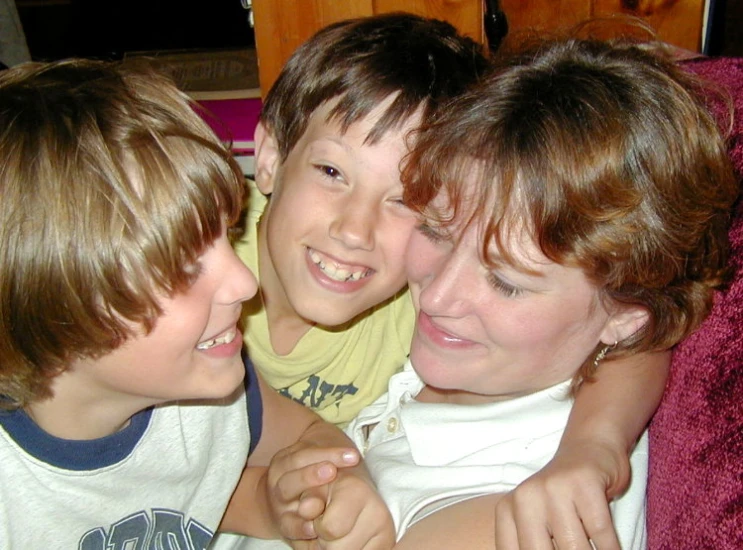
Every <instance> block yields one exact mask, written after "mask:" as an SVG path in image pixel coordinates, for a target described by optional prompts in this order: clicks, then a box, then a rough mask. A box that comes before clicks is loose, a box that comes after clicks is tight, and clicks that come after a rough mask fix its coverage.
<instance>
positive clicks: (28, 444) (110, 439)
mask: <svg viewBox="0 0 743 550" xmlns="http://www.w3.org/2000/svg"><path fill="white" fill-rule="evenodd" d="M152 410H153V409H152V408H149V409H145V410H143V411H141V412H139V413H137V414H135V415H134V416H132V418H131V421H130V422H129V425H128V426H127V427H126V428H124V429H123V430H120V431H118V432H116V433H114V434H111V435H108V436H106V437H102V438H100V439H91V440H85V441H77V440H69V439H60V438H58V437H54V436H53V435H50V434H48V433H46V432H45V431H44V430H42V429H41V428H39V426H37V425H36V423H35V422H34V421H33V420H32V419H31V418H30V417H29V416H28V415H27V414H26V412H25V411H24V410H23V409H17V410H14V411H3V412H0V426H2V428H3V429H4V430H5V431H6V432H7V433H8V435H9V436H10V437H11V438H13V440H14V441H15V442H16V443H17V444H18V445H19V446H20V447H21V448H22V449H23V450H24V451H25V452H26V453H28V454H29V455H31V456H33V457H34V458H36V459H38V460H40V461H42V462H45V463H47V464H49V465H51V466H55V467H57V468H63V469H65V470H73V471H86V470H97V469H98V468H104V467H107V466H111V465H113V464H116V463H118V462H120V461H121V460H123V459H124V458H126V457H127V456H128V455H129V454H130V453H131V452H132V450H133V449H134V447H135V446H136V445H137V443H138V442H139V440H140V439H141V438H142V435H143V434H144V432H145V430H146V429H147V426H149V423H150V418H151V416H152Z"/></svg>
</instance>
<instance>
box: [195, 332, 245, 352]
mask: <svg viewBox="0 0 743 550" xmlns="http://www.w3.org/2000/svg"><path fill="white" fill-rule="evenodd" d="M236 334H237V331H236V330H235V329H234V328H233V329H230V330H228V331H227V332H225V333H224V334H223V335H222V336H219V337H218V338H212V339H211V340H206V341H204V342H201V343H200V344H198V345H197V346H196V349H198V350H205V349H211V348H213V347H214V346H219V345H222V344H229V343H230V342H232V341H233V340H234V339H235V335H236Z"/></svg>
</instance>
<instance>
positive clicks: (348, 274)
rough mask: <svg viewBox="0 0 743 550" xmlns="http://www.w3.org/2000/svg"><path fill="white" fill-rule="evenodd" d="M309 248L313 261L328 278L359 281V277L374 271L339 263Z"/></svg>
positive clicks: (361, 277) (366, 275)
mask: <svg viewBox="0 0 743 550" xmlns="http://www.w3.org/2000/svg"><path fill="white" fill-rule="evenodd" d="M308 250H309V256H310V260H312V263H314V264H315V265H316V266H317V267H319V268H320V270H321V271H322V272H323V273H324V274H325V275H327V276H328V278H330V279H333V280H334V281H341V282H346V281H358V280H359V279H363V278H364V277H368V276H369V275H371V273H372V272H373V270H372V269H368V268H360V267H353V266H341V265H338V264H337V263H336V262H334V261H332V260H326V259H324V258H323V257H321V256H320V254H319V253H318V252H316V251H315V250H313V249H311V248H310V249H308Z"/></svg>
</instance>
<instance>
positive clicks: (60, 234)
mask: <svg viewBox="0 0 743 550" xmlns="http://www.w3.org/2000/svg"><path fill="white" fill-rule="evenodd" d="M0 158H2V162H1V163H0V196H2V201H0V242H2V243H3V246H2V252H0V396H2V397H3V400H4V401H3V402H4V406H10V407H17V406H23V405H25V404H26V403H28V402H29V401H31V400H34V399H39V398H43V397H44V396H46V395H48V385H49V379H50V378H51V377H52V376H54V375H55V374H58V373H59V372H61V371H63V370H64V369H65V368H66V365H67V364H68V363H69V361H70V360H71V359H74V358H75V357H96V356H101V355H104V354H106V353H107V352H109V351H111V350H113V349H115V348H116V347H117V346H119V345H121V344H122V343H123V342H124V341H125V340H126V339H127V338H128V337H129V336H131V335H132V334H134V333H136V332H138V331H141V330H144V331H145V332H146V331H149V330H151V329H152V327H153V326H154V324H155V322H156V320H157V317H158V316H159V315H160V313H161V311H160V308H159V305H158V297H161V296H171V295H173V294H174V293H177V292H179V291H182V290H184V289H186V288H188V286H189V285H190V284H191V282H192V281H193V280H194V279H195V277H196V276H197V275H198V264H197V262H198V257H199V255H200V254H201V253H202V252H203V251H204V250H205V249H206V248H207V247H208V246H209V245H210V244H211V243H212V242H213V241H214V240H215V239H216V238H217V237H218V236H219V235H220V234H221V232H222V230H223V229H224V228H225V224H227V225H231V224H232V223H233V222H234V221H235V220H236V219H237V217H238V216H239V212H240V209H241V206H242V202H243V194H244V179H243V177H242V175H241V172H240V169H239V167H238V166H237V164H236V163H235V162H234V160H232V158H231V157H230V154H229V152H228V151H227V150H226V149H225V147H224V146H223V145H222V144H221V143H220V142H219V140H218V139H217V138H215V137H214V135H213V134H212V132H211V131H210V130H209V128H208V127H207V126H206V125H205V124H204V122H203V121H202V120H201V118H200V117H199V115H198V114H197V113H196V112H195V111H194V109H193V106H192V105H191V103H190V102H189V101H188V99H187V98H186V96H185V95H184V94H182V93H181V92H179V91H178V90H177V89H176V87H175V86H174V84H173V83H172V82H171V81H170V80H169V79H168V78H166V77H164V76H162V75H159V74H156V73H154V72H152V71H151V70H149V69H147V68H144V67H129V66H126V65H121V64H110V63H105V62H97V61H83V60H68V61H62V62H55V63H49V64H44V63H29V64H24V65H20V66H18V67H15V68H13V69H10V70H7V71H5V72H4V73H2V74H0Z"/></svg>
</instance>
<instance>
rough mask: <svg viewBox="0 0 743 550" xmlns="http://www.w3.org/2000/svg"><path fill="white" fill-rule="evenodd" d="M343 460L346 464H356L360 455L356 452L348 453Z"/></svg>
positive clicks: (344, 454) (345, 453)
mask: <svg viewBox="0 0 743 550" xmlns="http://www.w3.org/2000/svg"><path fill="white" fill-rule="evenodd" d="M342 458H343V462H345V463H346V464H355V463H356V462H358V460H359V454H358V453H357V452H356V451H346V452H344V453H343V456H342Z"/></svg>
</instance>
